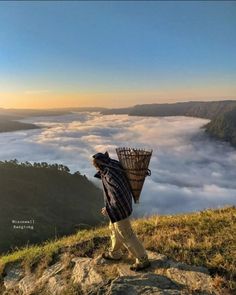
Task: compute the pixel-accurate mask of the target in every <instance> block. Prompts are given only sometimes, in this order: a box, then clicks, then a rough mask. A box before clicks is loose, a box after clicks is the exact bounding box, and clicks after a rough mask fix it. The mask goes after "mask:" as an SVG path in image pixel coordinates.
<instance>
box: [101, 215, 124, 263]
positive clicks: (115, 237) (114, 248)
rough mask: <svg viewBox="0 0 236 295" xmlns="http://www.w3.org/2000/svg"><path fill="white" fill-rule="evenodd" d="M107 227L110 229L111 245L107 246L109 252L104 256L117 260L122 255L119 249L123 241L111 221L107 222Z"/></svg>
mask: <svg viewBox="0 0 236 295" xmlns="http://www.w3.org/2000/svg"><path fill="white" fill-rule="evenodd" d="M109 229H110V238H111V247H110V248H109V252H108V253H107V254H105V255H104V258H111V259H112V258H114V259H117V260H118V259H120V258H121V257H122V255H123V252H122V250H121V248H122V246H123V243H122V240H121V238H120V236H119V234H118V233H117V231H116V229H115V227H114V224H113V223H112V222H111V221H110V223H109Z"/></svg>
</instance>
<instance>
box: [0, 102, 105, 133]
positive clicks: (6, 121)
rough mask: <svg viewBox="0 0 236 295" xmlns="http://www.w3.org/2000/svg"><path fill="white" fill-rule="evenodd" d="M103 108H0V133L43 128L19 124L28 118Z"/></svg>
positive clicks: (94, 110) (101, 109) (100, 109)
mask: <svg viewBox="0 0 236 295" xmlns="http://www.w3.org/2000/svg"><path fill="white" fill-rule="evenodd" d="M105 110H106V109H105V108H101V107H75V108H54V109H43V110H37V109H4V108H0V132H10V131H17V130H26V129H36V128H41V127H40V126H37V125H35V124H31V123H24V122H19V121H17V120H21V119H24V118H27V117H36V116H60V115H67V114H70V113H73V112H101V111H105Z"/></svg>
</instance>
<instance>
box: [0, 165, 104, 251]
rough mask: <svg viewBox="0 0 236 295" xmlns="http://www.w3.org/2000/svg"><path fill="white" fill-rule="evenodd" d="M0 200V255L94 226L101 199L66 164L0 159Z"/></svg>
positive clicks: (101, 202) (88, 183) (92, 188)
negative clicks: (17, 247) (70, 171)
mask: <svg viewBox="0 0 236 295" xmlns="http://www.w3.org/2000/svg"><path fill="white" fill-rule="evenodd" d="M0 202H1V206H0V224H1V231H0V252H6V251H8V250H10V249H14V246H22V245H26V244H27V243H28V244H32V243H40V242H42V241H45V240H46V239H48V238H54V237H55V236H58V237H59V236H62V235H66V234H71V233H74V232H75V231H76V230H77V229H78V228H84V227H86V226H87V227H88V226H91V225H95V224H98V223H99V222H100V221H101V216H100V209H101V207H102V206H103V196H102V191H101V190H99V189H98V188H97V187H96V186H95V185H93V184H92V183H91V182H90V181H88V179H87V178H86V177H85V176H82V175H80V174H79V172H77V173H74V174H71V173H69V169H68V167H66V166H63V165H58V164H52V165H49V164H47V163H45V162H43V163H34V164H33V165H31V164H30V163H29V162H25V163H21V164H19V163H18V162H17V160H12V161H4V162H2V161H0ZM32 220H33V222H34V224H32ZM18 221H21V223H18ZM26 221H27V223H24V222H26ZM23 226H25V227H24V228H22V227H23ZM26 226H28V227H26ZM30 226H33V229H32V228H30Z"/></svg>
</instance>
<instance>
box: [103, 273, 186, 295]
mask: <svg viewBox="0 0 236 295" xmlns="http://www.w3.org/2000/svg"><path fill="white" fill-rule="evenodd" d="M105 294H106V295H136V294H137V295H138V294H145V295H149V294H160V295H162V294H163V295H164V294H165V295H167V294H171V295H172V294H173V295H174V294H183V293H182V292H181V288H180V286H178V285H177V284H176V283H174V282H173V281H171V280H170V279H168V278H166V277H165V276H160V275H156V274H151V273H149V274H143V275H136V276H123V277H119V278H117V279H115V280H114V281H113V282H112V283H111V285H110V287H109V289H108V290H107V292H106V293H105Z"/></svg>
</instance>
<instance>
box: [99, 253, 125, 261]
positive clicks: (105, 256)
mask: <svg viewBox="0 0 236 295" xmlns="http://www.w3.org/2000/svg"><path fill="white" fill-rule="evenodd" d="M102 258H105V259H107V260H113V261H119V260H121V258H122V257H114V256H112V255H111V254H110V253H109V252H104V253H102Z"/></svg>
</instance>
